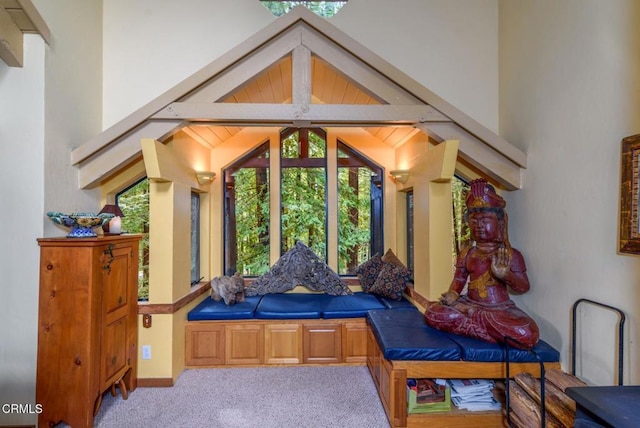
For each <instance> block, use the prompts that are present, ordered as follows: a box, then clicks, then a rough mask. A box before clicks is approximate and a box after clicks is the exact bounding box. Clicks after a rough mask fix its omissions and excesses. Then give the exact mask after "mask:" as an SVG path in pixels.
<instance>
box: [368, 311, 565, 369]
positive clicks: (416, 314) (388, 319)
mask: <svg viewBox="0 0 640 428" xmlns="http://www.w3.org/2000/svg"><path fill="white" fill-rule="evenodd" d="M367 321H368V322H369V325H370V326H371V331H372V332H373V334H374V336H375V337H376V340H377V341H378V345H379V346H380V349H381V350H382V353H383V354H384V356H385V358H386V359H388V360H430V361H455V360H463V361H476V362H500V361H506V354H505V347H504V346H503V345H499V344H495V343H489V342H484V341H482V340H478V339H472V338H469V337H464V336H459V335H456V334H450V333H444V332H441V331H439V330H435V329H433V328H431V327H428V326H427V325H426V324H425V321H424V317H423V314H422V313H421V312H420V311H393V310H392V311H390V310H385V311H371V312H369V313H368V315H367ZM452 346H453V347H455V350H456V351H457V352H452V350H451V347H452ZM421 347H423V348H424V349H420V348H421ZM439 347H441V349H438V348H439ZM533 351H534V352H535V353H536V354H538V356H539V357H540V359H541V360H542V361H543V362H558V361H560V353H559V352H558V351H557V350H556V349H554V348H553V347H552V346H551V345H549V344H548V343H546V342H545V341H543V340H541V341H539V342H538V344H537V345H536V346H535V347H534V348H533ZM509 361H510V362H514V363H526V362H532V363H534V362H537V361H538V359H537V358H536V356H535V355H534V353H532V352H530V351H526V350H523V349H515V348H511V347H510V348H509Z"/></svg>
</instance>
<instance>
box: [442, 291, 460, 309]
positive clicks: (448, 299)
mask: <svg viewBox="0 0 640 428" xmlns="http://www.w3.org/2000/svg"><path fill="white" fill-rule="evenodd" d="M459 297H460V295H459V294H458V293H456V292H455V291H453V290H449V291H445V292H444V293H442V296H441V297H440V303H442V304H443V305H446V306H451V305H453V304H454V303H455V302H456V300H458V298H459Z"/></svg>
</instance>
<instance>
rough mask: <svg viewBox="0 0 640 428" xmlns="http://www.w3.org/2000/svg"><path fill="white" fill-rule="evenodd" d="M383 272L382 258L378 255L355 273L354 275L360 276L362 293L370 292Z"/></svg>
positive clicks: (363, 264) (359, 267)
mask: <svg viewBox="0 0 640 428" xmlns="http://www.w3.org/2000/svg"><path fill="white" fill-rule="evenodd" d="M381 270H382V257H380V254H376V255H375V256H373V257H371V258H370V259H369V260H367V261H366V262H364V263H362V264H361V265H360V266H358V267H357V268H356V269H355V270H354V271H353V273H354V274H356V275H358V279H359V280H360V286H361V287H362V291H364V292H366V293H369V292H370V290H371V287H373V283H374V282H376V278H377V277H378V274H379V273H380V271H381Z"/></svg>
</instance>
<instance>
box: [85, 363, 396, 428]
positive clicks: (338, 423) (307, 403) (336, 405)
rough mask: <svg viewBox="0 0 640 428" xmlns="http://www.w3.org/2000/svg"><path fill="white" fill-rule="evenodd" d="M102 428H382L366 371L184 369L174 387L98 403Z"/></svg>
mask: <svg viewBox="0 0 640 428" xmlns="http://www.w3.org/2000/svg"><path fill="white" fill-rule="evenodd" d="M95 425H96V426H97V427H99V428H107V427H114V428H115V427H118V428H120V427H124V426H127V427H214V428H215V427H221V428H226V427H239V428H251V427H260V428H271V427H273V428H289V427H291V428H298V427H305V428H306V427H309V428H312V427H318V428H330V427H335V428H352V427H353V428H388V427H389V423H388V421H387V418H386V415H385V413H384V409H383V408H382V404H381V403H380V399H379V398H378V393H377V391H376V388H375V385H374V384H373V381H372V380H371V377H370V375H369V372H368V370H367V368H366V367H362V366H348V367H344V366H335V367H334V366H330V367H269V368H248V369H244V368H237V369H236V368H229V369H197V370H186V371H185V372H184V373H183V374H182V375H181V376H180V378H179V379H178V381H177V382H176V384H175V385H174V386H173V387H172V388H137V389H136V390H135V391H134V392H132V393H131V394H130V395H129V399H128V400H123V399H122V397H121V396H120V395H118V396H117V397H115V398H114V397H112V396H111V394H109V393H107V394H105V396H104V399H103V402H102V407H101V408H100V412H99V413H98V415H97V416H96V419H95Z"/></svg>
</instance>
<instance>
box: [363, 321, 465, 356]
mask: <svg viewBox="0 0 640 428" xmlns="http://www.w3.org/2000/svg"><path fill="white" fill-rule="evenodd" d="M367 322H368V323H369V326H370V327H371V331H372V332H373V334H374V336H375V338H376V341H377V342H378V345H379V346H380V350H381V351H382V353H383V355H384V358H386V359H387V360H429V361H457V360H460V359H461V358H462V354H461V352H460V348H459V346H458V345H457V344H456V343H455V342H454V341H452V340H451V339H450V338H449V337H448V335H447V334H445V333H443V332H441V331H438V330H436V329H433V328H431V327H429V326H428V325H427V324H426V323H425V321H424V316H423V315H422V313H421V312H420V311H390V310H387V309H384V310H378V311H369V312H368V313H367Z"/></svg>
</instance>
